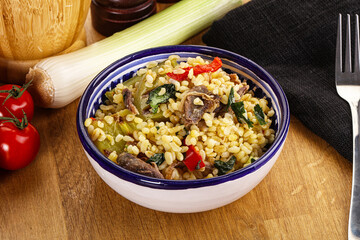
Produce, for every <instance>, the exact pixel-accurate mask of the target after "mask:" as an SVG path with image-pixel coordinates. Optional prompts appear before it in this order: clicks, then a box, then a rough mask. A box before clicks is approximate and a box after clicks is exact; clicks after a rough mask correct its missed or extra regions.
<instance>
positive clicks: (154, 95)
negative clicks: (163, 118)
mask: <svg viewBox="0 0 360 240" xmlns="http://www.w3.org/2000/svg"><path fill="white" fill-rule="evenodd" d="M162 88H165V90H166V92H165V93H164V94H163V95H159V92H160V91H161V89H162ZM175 93H176V90H175V85H174V84H164V85H161V86H159V87H157V88H155V89H153V90H152V91H151V92H150V93H149V99H148V100H147V101H146V103H147V104H149V105H150V107H151V109H152V111H153V113H157V111H158V108H159V105H160V104H161V103H165V102H167V101H169V99H170V98H176V96H175Z"/></svg>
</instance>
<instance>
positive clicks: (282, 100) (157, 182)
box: [76, 45, 290, 190]
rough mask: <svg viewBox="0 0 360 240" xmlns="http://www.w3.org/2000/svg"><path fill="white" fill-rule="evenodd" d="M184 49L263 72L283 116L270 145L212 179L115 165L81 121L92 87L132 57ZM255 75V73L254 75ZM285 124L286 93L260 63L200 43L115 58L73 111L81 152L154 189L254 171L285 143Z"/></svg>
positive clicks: (212, 182) (203, 184)
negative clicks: (252, 159)
mask: <svg viewBox="0 0 360 240" xmlns="http://www.w3.org/2000/svg"><path fill="white" fill-rule="evenodd" d="M186 52H191V53H199V54H202V55H210V56H214V57H215V56H218V57H220V58H226V59H228V60H231V61H233V62H243V63H246V64H247V65H249V66H251V67H252V68H253V69H255V70H257V71H259V72H261V73H262V74H263V77H262V78H260V77H259V78H260V79H262V80H264V77H265V78H266V79H267V83H271V88H272V90H273V91H274V93H275V94H276V96H277V98H278V100H279V107H280V109H281V110H282V111H283V116H282V119H281V120H282V121H281V122H279V123H278V126H279V129H278V134H277V137H276V139H275V141H274V142H273V143H272V145H271V146H270V148H269V149H268V150H267V151H266V152H265V153H264V155H263V156H261V157H260V158H259V159H257V160H256V161H255V162H254V163H252V164H250V165H248V166H246V167H244V168H242V169H239V170H236V171H234V172H231V173H228V174H225V175H222V176H217V177H214V178H207V179H197V180H167V179H158V178H152V177H148V176H144V175H140V174H138V173H134V172H131V171H129V170H126V169H124V168H122V167H120V166H118V165H117V164H115V163H114V162H112V161H111V160H109V159H108V158H106V157H105V156H104V155H103V154H102V153H101V152H100V151H99V150H98V149H97V148H96V147H95V145H94V144H93V142H92V141H91V139H90V138H89V137H88V136H87V130H86V128H85V126H84V124H83V122H84V120H85V115H86V106H87V102H88V100H89V98H90V96H91V95H92V94H93V91H92V88H93V87H95V86H96V85H97V83H99V82H101V81H102V80H103V79H105V77H106V76H108V75H109V74H110V73H111V72H112V71H113V70H115V69H117V68H119V67H120V66H122V65H125V64H127V63H130V62H132V61H134V60H136V59H141V58H143V57H147V56H151V55H153V54H169V55H172V54H181V53H186ZM241 65H243V64H241ZM250 71H252V72H253V70H252V69H250ZM254 74H255V73H254ZM255 75H256V76H257V75H258V74H255ZM289 124H290V110H289V104H288V100H287V98H286V95H285V93H284V91H283V89H282V88H281V86H280V84H279V83H278V82H277V81H276V80H275V79H274V78H273V77H272V76H271V75H270V74H269V73H268V72H267V71H266V70H264V69H263V68H262V67H261V66H259V65H258V64H256V63H255V62H253V61H251V60H250V59H247V58H246V57H243V56H241V55H239V54H237V53H234V52H231V51H228V50H224V49H220V48H215V47H209V46H202V45H170V46H162V47H155V48H149V49H145V50H142V51H138V52H136V53H133V54H130V55H127V56H125V57H123V58H120V59H118V60H116V61H115V62H113V63H111V64H110V65H109V66H107V67H106V68H105V69H103V70H102V71H101V72H100V73H98V74H97V75H96V76H95V77H94V78H93V79H92V80H91V82H90V83H89V84H88V86H87V88H86V89H85V91H84V93H83V95H82V96H81V99H80V102H79V105H78V109H77V114H76V126H77V131H78V135H79V138H80V141H81V144H82V146H83V149H84V151H85V152H86V153H87V154H88V155H90V157H91V158H92V159H93V160H94V161H96V162H97V163H98V164H99V165H100V166H101V167H102V168H103V169H104V170H105V171H107V172H110V173H112V174H114V175H115V176H117V177H119V178H121V179H123V180H125V181H129V182H131V183H134V184H137V185H140V186H145V187H150V188H155V189H168V190H181V189H190V188H199V187H206V186H213V185H218V184H221V183H225V182H229V181H233V180H236V179H239V178H242V177H244V176H246V175H248V174H250V173H252V172H255V171H256V170H258V169H260V168H261V167H262V166H264V165H265V164H266V163H267V162H268V161H270V159H271V158H272V157H274V155H275V154H276V153H277V152H278V151H279V150H281V147H282V145H283V143H284V142H285V139H286V136H287V133H288V130H289Z"/></svg>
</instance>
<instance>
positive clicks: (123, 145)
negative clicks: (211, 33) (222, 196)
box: [84, 55, 275, 180]
mask: <svg viewBox="0 0 360 240" xmlns="http://www.w3.org/2000/svg"><path fill="white" fill-rule="evenodd" d="M178 59H179V56H177V55H170V56H169V57H168V59H167V60H165V61H162V62H157V61H151V62H149V63H148V64H147V65H146V67H145V68H141V69H139V70H138V71H137V73H136V74H135V75H134V76H133V77H132V78H130V79H129V80H127V81H125V82H122V83H119V84H117V85H116V87H115V88H113V89H111V90H110V91H108V92H106V93H105V97H104V101H103V103H102V104H101V105H100V107H99V109H97V110H96V112H95V115H94V116H93V117H90V118H87V119H86V120H85V121H84V125H85V127H86V128H87V131H88V134H89V136H90V137H91V140H92V141H93V142H94V144H95V145H96V147H97V148H98V149H99V150H100V152H101V153H103V154H104V155H105V156H106V157H107V158H109V159H110V160H111V161H113V162H115V163H116V164H118V165H120V166H121V167H123V168H125V169H127V170H130V171H132V172H136V173H139V174H142V175H147V176H150V177H155V178H165V179H170V180H194V179H203V178H213V177H217V176H220V175H225V174H228V173H230V172H233V171H236V170H238V169H241V168H243V167H246V166H247V165H249V164H251V163H252V162H254V161H256V160H257V159H258V158H259V157H261V156H262V155H263V154H264V152H265V151H266V150H267V149H268V147H269V146H270V145H271V144H272V143H273V141H274V139H275V131H274V129H273V128H272V127H271V126H272V117H273V116H274V114H275V111H274V109H273V108H272V107H270V105H269V103H268V100H267V98H266V97H261V98H259V97H256V96H255V94H254V91H255V88H252V87H250V85H248V83H247V82H246V81H245V80H243V79H240V78H239V76H238V75H237V74H235V73H228V72H226V71H225V70H223V69H222V68H221V66H222V61H221V59H220V58H218V57H215V58H214V59H213V61H212V62H209V61H206V60H204V59H203V58H201V57H200V56H197V57H193V58H192V57H189V58H187V61H180V62H179V61H178Z"/></svg>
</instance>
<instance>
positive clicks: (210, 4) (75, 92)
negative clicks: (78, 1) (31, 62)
mask: <svg viewBox="0 0 360 240" xmlns="http://www.w3.org/2000/svg"><path fill="white" fill-rule="evenodd" d="M246 2H247V1H246ZM242 3H243V1H242V0H182V1H180V2H178V3H176V4H174V5H172V6H170V7H168V8H166V9H165V10H163V11H161V12H159V13H157V14H155V15H153V16H151V17H149V18H147V19H145V20H143V21H141V22H140V23H137V24H136V25H133V26H132V27H129V28H127V29H125V30H123V31H120V32H117V33H115V34H114V35H112V36H110V37H108V38H105V39H103V40H101V41H99V42H96V43H94V44H92V45H89V46H87V47H85V48H82V49H80V50H78V51H75V52H72V53H68V54H64V55H60V56H55V57H51V58H47V59H44V60H42V61H40V62H39V63H37V64H36V65H35V66H34V67H33V68H31V69H30V70H29V73H28V74H27V76H26V82H28V81H30V80H33V85H32V86H31V88H30V89H29V90H30V93H31V94H32V96H33V98H34V100H35V103H36V104H37V105H38V106H41V107H47V108H60V107H63V106H65V105H67V104H69V103H71V102H72V101H74V100H75V99H77V98H78V97H80V96H81V94H82V93H83V91H84V90H85V88H86V86H87V85H88V84H89V83H90V81H91V80H92V79H93V78H94V77H95V75H96V74H98V73H99V72H100V71H101V70H102V69H104V68H105V67H106V66H108V65H109V64H111V63H112V62H114V61H116V60H117V59H119V58H121V57H124V56H126V55H128V54H131V53H134V52H137V51H140V50H143V49H146V48H152V47H158V46H165V45H176V44H180V43H182V42H184V41H185V40H187V39H189V38H190V37H192V36H194V35H195V34H197V33H199V32H201V31H202V30H204V29H205V28H207V27H209V26H210V25H211V24H212V22H213V21H214V20H217V19H219V18H221V17H223V16H224V15H225V14H226V13H227V12H228V11H230V10H232V9H234V8H236V7H239V6H241V5H242Z"/></svg>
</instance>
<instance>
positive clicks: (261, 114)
mask: <svg viewBox="0 0 360 240" xmlns="http://www.w3.org/2000/svg"><path fill="white" fill-rule="evenodd" d="M254 113H255V117H256V119H257V120H258V122H259V123H260V125H265V124H266V121H265V115H264V112H263V110H262V108H261V107H260V105H259V104H256V105H255V107H254Z"/></svg>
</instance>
